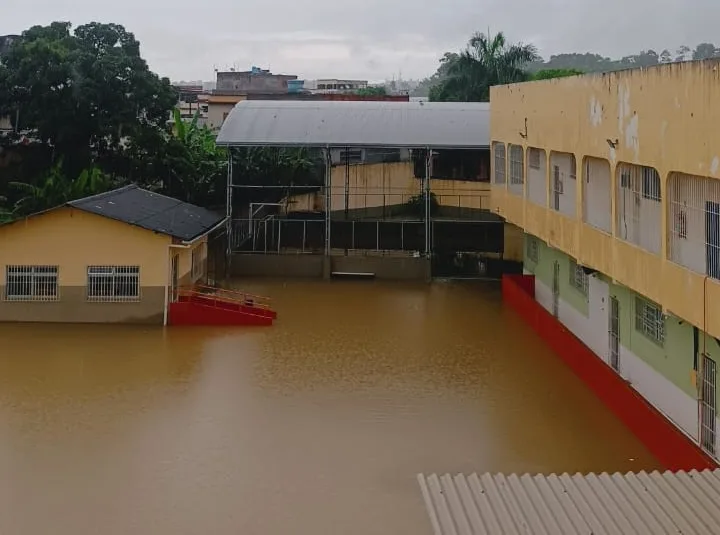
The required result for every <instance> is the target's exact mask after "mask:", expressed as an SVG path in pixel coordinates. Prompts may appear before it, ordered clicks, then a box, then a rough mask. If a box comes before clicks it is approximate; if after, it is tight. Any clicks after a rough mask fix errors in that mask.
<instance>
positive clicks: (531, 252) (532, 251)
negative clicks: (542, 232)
mask: <svg viewBox="0 0 720 535" xmlns="http://www.w3.org/2000/svg"><path fill="white" fill-rule="evenodd" d="M526 239H527V242H526V245H525V249H526V251H525V253H526V256H527V258H528V260H530V261H532V262H534V263H535V264H537V263H538V258H539V254H538V242H537V239H535V238H532V237H530V236H528V237H527V238H526Z"/></svg>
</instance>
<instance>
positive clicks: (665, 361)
mask: <svg viewBox="0 0 720 535" xmlns="http://www.w3.org/2000/svg"><path fill="white" fill-rule="evenodd" d="M610 295H611V296H612V297H615V298H616V299H617V300H618V304H619V305H620V343H621V344H622V345H623V346H624V347H625V348H627V349H629V350H630V351H632V352H633V353H634V354H635V355H637V356H638V357H639V358H640V359H642V360H643V361H645V362H646V363H647V364H649V365H650V366H652V367H653V368H654V369H655V370H656V371H658V372H660V373H661V374H662V375H663V376H665V378H667V379H668V380H670V381H671V382H672V383H673V384H674V385H676V386H677V387H679V388H680V389H682V390H683V391H684V392H685V393H686V394H688V395H690V396H691V397H696V389H695V386H694V384H693V373H692V372H693V359H694V356H693V351H694V344H693V328H692V325H689V324H688V323H686V322H683V321H681V320H680V319H678V318H676V317H675V316H667V317H666V319H665V343H664V344H663V345H662V346H660V345H658V344H657V343H656V342H654V341H653V340H651V339H650V338H648V337H646V336H645V335H644V334H642V333H641V332H639V331H637V330H635V296H636V293H635V292H633V291H632V290H630V289H629V288H626V287H624V286H620V285H618V284H612V283H611V285H610Z"/></svg>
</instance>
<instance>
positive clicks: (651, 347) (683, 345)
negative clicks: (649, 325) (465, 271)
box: [524, 234, 720, 400]
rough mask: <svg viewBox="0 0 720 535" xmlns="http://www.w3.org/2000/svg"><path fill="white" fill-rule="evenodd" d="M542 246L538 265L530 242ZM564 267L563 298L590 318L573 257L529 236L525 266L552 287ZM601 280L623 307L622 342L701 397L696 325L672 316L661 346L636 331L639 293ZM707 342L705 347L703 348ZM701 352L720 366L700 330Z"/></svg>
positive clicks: (717, 352) (719, 354) (719, 350)
mask: <svg viewBox="0 0 720 535" xmlns="http://www.w3.org/2000/svg"><path fill="white" fill-rule="evenodd" d="M532 239H534V240H536V241H537V243H538V262H537V263H535V262H533V261H532V260H530V259H529V258H528V255H527V252H528V247H527V243H528V241H529V240H532ZM555 261H558V262H559V265H560V298H561V299H562V300H563V301H565V302H566V303H568V304H570V305H571V306H572V307H573V308H575V309H576V310H578V311H579V312H581V313H582V314H583V315H585V316H587V315H588V308H589V307H588V301H587V299H586V298H585V296H583V295H582V293H581V292H579V291H578V290H577V289H575V288H574V287H573V286H571V285H570V279H569V277H570V274H569V265H570V264H569V262H570V257H569V256H568V255H566V254H565V253H563V252H561V251H558V250H557V249H553V248H551V247H549V246H548V245H547V244H546V243H545V242H543V241H542V240H540V239H538V238H534V237H533V236H530V235H528V234H526V235H525V247H524V267H525V269H526V270H527V271H528V272H530V273H532V274H534V275H535V277H536V278H537V279H538V280H539V281H540V282H542V283H543V284H545V285H546V286H548V287H552V275H553V262H555ZM601 278H602V279H603V280H604V281H605V282H607V283H608V285H609V289H610V295H611V296H612V297H615V298H616V299H617V300H618V304H619V305H620V343H621V344H622V345H623V346H624V347H625V348H627V349H629V350H630V351H632V352H633V353H634V354H635V355H637V356H638V358H640V359H642V360H643V361H644V362H646V363H647V364H649V365H650V366H652V368H653V369H655V370H657V371H658V372H659V373H661V374H662V375H663V376H664V377H665V378H667V379H668V380H669V381H671V382H672V383H673V384H675V385H676V386H677V387H678V388H680V389H681V390H682V391H683V392H685V393H686V394H688V395H689V396H691V397H693V398H695V397H697V389H696V386H695V385H694V383H693V377H694V374H693V362H694V355H693V353H694V342H693V326H692V325H690V324H688V323H687V322H685V321H682V320H681V319H679V318H677V317H675V316H672V315H668V316H667V318H666V320H665V343H664V344H663V346H662V347H661V346H659V345H658V344H657V343H655V342H654V341H652V340H651V339H649V338H647V337H646V336H645V335H644V334H642V333H641V332H639V331H636V330H635V296H636V295H637V294H636V293H635V292H633V291H632V290H630V289H629V288H626V287H625V286H621V285H619V284H613V282H612V281H611V280H610V279H609V278H608V277H605V276H604V275H601ZM703 339H704V340H705V345H704V346H703ZM699 343H700V347H699V349H700V351H701V352H702V351H703V349H704V351H705V352H706V353H707V354H708V355H709V356H710V358H712V359H713V360H715V362H716V363H717V364H718V367H720V344H718V342H717V341H716V340H715V339H714V338H713V337H711V336H709V335H704V333H703V332H702V331H700V336H699ZM716 385H717V396H718V398H717V399H718V400H720V377H718V380H717V381H716Z"/></svg>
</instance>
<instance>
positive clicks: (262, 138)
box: [217, 100, 490, 149]
mask: <svg viewBox="0 0 720 535" xmlns="http://www.w3.org/2000/svg"><path fill="white" fill-rule="evenodd" d="M217 144H218V145H222V146H227V147H261V146H268V147H322V148H326V147H377V148H415V149H417V148H431V149H442V148H445V149H450V148H456V149H485V148H489V147H490V104H489V103H487V102H375V101H317V102H315V101H309V102H308V101H291V100H288V101H264V100H244V101H242V102H238V104H237V105H236V106H235V107H234V108H233V109H232V111H231V112H230V115H229V116H228V117H227V119H225V122H224V123H223V126H222V128H221V130H220V133H219V134H218V137H217Z"/></svg>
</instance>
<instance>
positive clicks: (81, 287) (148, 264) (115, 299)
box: [0, 185, 225, 325]
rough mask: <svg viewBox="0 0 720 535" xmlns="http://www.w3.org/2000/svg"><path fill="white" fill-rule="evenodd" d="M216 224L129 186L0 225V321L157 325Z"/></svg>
mask: <svg viewBox="0 0 720 535" xmlns="http://www.w3.org/2000/svg"><path fill="white" fill-rule="evenodd" d="M224 222H225V218H224V216H220V215H218V214H216V213H214V212H212V211H210V210H207V209H205V208H201V207H199V206H194V205H192V204H189V203H186V202H182V201H180V200H177V199H172V198H170V197H166V196H164V195H160V194H158V193H153V192H151V191H147V190H144V189H141V188H139V187H137V186H134V185H131V186H126V187H122V188H119V189H116V190H113V191H109V192H106V193H101V194H99V195H94V196H91V197H86V198H84V199H79V200H76V201H71V202H68V203H65V204H64V205H61V206H58V207H56V208H52V209H50V210H46V211H44V212H41V213H38V214H34V215H31V216H28V217H26V218H23V219H19V220H16V221H13V222H10V223H6V224H4V225H0V321H3V322H63V323H149V324H159V325H162V324H167V311H168V303H169V302H170V301H172V300H173V298H174V296H175V295H176V291H175V290H176V289H177V288H179V287H181V286H187V285H191V284H194V283H197V282H199V281H201V280H203V279H205V278H206V276H207V251H208V248H207V246H208V235H209V234H210V233H211V232H212V231H213V230H215V229H217V228H220V227H221V226H222V225H223V224H224Z"/></svg>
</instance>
